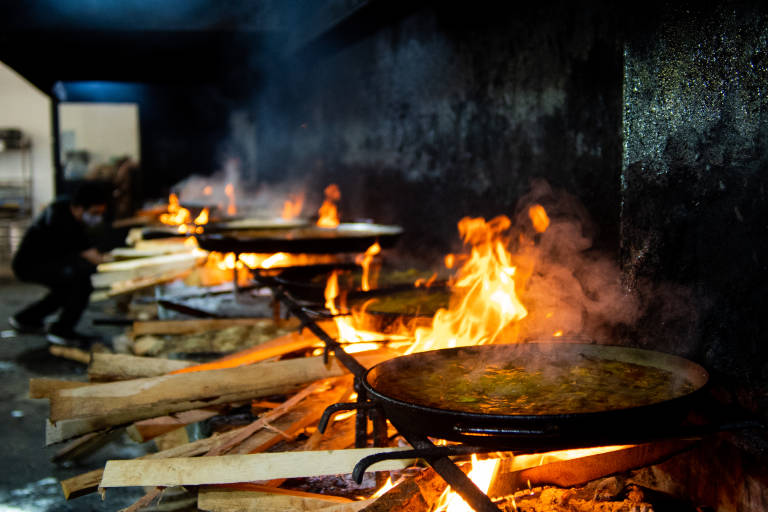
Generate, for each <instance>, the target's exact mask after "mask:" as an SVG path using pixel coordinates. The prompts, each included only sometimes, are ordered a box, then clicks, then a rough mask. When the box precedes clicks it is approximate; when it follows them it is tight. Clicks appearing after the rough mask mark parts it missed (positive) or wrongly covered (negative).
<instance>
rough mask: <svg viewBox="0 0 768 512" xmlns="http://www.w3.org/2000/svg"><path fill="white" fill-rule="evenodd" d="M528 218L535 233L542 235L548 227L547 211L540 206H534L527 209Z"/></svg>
mask: <svg viewBox="0 0 768 512" xmlns="http://www.w3.org/2000/svg"><path fill="white" fill-rule="evenodd" d="M528 217H530V219H531V223H532V224H533V229H535V230H536V232H537V233H543V232H545V231H546V230H547V228H548V227H549V216H548V215H547V211H546V210H545V209H544V207H543V206H541V205H540V204H535V205H533V206H531V207H530V208H528Z"/></svg>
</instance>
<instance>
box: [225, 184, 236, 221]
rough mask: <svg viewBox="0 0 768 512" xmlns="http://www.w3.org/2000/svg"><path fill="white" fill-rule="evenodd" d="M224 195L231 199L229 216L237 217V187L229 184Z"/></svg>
mask: <svg viewBox="0 0 768 512" xmlns="http://www.w3.org/2000/svg"><path fill="white" fill-rule="evenodd" d="M224 193H225V194H227V198H229V204H228V205H227V215H237V204H235V187H233V186H232V184H231V183H227V186H226V187H224Z"/></svg>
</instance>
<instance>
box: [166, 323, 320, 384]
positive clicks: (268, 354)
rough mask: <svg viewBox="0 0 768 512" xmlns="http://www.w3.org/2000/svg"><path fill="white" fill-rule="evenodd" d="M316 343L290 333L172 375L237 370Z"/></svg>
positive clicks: (316, 340) (313, 338)
mask: <svg viewBox="0 0 768 512" xmlns="http://www.w3.org/2000/svg"><path fill="white" fill-rule="evenodd" d="M318 342H319V340H318V339H317V338H315V337H314V336H302V335H300V334H298V333H291V334H287V335H285V336H280V337H279V338H275V339H273V340H270V341H267V342H264V343H262V344H260V345H257V346H255V347H252V348H249V349H246V350H241V351H240V352H237V353H235V354H231V355H229V356H226V357H223V358H221V359H217V360H215V361H211V362H210V363H203V364H200V365H196V366H189V367H186V368H182V369H180V370H176V371H174V372H172V373H174V374H177V373H190V372H200V371H206V370H217V369H222V368H237V367H238V366H244V365H247V364H253V363H258V362H260V361H265V360H267V359H271V358H273V357H277V356H282V355H284V354H290V353H291V352H296V351H298V350H303V349H307V348H309V347H311V346H312V345H314V344H316V343H318Z"/></svg>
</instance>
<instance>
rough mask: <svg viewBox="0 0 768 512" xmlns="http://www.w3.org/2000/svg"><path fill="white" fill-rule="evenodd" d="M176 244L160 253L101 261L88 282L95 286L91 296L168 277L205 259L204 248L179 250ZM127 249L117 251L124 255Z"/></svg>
mask: <svg viewBox="0 0 768 512" xmlns="http://www.w3.org/2000/svg"><path fill="white" fill-rule="evenodd" d="M178 245H179V244H175V245H174V246H173V248H174V250H173V251H171V252H170V253H167V254H166V253H161V254H156V255H152V256H142V257H136V258H132V259H125V260H123V261H113V262H109V263H102V264H101V265H99V266H98V267H97V269H96V273H95V274H93V276H91V284H93V287H94V288H95V289H96V290H97V291H96V292H95V293H94V294H93V295H92V297H91V300H92V301H97V300H104V299H106V298H109V297H112V296H115V295H120V294H123V293H128V292H132V291H135V290H139V289H141V288H146V287H149V286H154V285H156V284H160V283H164V282H166V281H171V280H173V279H176V278H178V277H180V276H182V275H184V274H185V273H187V272H189V271H190V270H192V269H193V268H194V267H196V266H197V265H198V264H199V263H200V262H202V261H203V260H204V259H205V256H206V253H205V251H201V250H199V249H197V248H195V247H186V248H185V249H184V250H178ZM182 247H184V246H182ZM126 251H128V250H127V249H125V250H123V251H121V252H119V253H118V254H119V255H120V256H121V257H125V256H126V255H127V254H130V251H129V252H128V253H126ZM145 252H146V251H145ZM143 254H144V253H142V252H140V251H136V253H135V255H137V256H141V255H143ZM149 254H151V253H149Z"/></svg>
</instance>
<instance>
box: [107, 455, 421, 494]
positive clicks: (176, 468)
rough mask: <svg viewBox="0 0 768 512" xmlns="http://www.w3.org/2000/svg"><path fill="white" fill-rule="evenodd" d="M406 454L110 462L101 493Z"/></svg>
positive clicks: (336, 467) (321, 470)
mask: <svg viewBox="0 0 768 512" xmlns="http://www.w3.org/2000/svg"><path fill="white" fill-rule="evenodd" d="M403 450H406V448H354V449H350V450H331V451H322V452H315V451H302V452H280V453H259V454H252V455H221V456H217V457H205V458H190V457H187V458H174V459H162V460H153V459H137V460H110V461H107V465H106V467H105V469H104V476H103V478H102V479H101V487H103V488H108V487H127V486H144V485H151V486H163V487H172V486H174V485H206V484H229V483H238V482H253V481H259V480H272V479H275V478H296V477H308V476H321V475H335V474H339V473H349V472H350V471H351V470H352V468H353V467H354V465H355V464H356V463H357V462H358V461H359V460H360V459H361V458H363V457H365V456H368V455H372V454H374V453H382V452H397V451H403ZM414 462H415V461H414V460H388V461H383V462H379V463H377V464H375V465H373V466H372V467H371V470H372V471H392V470H397V469H404V468H406V467H408V466H409V465H411V464H413V463H414Z"/></svg>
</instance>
